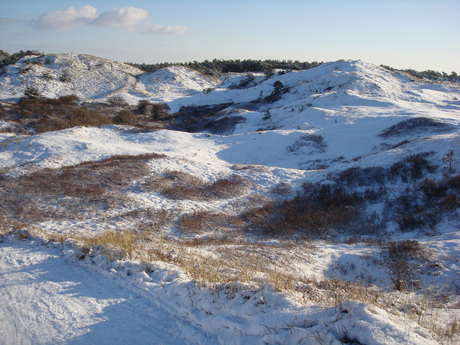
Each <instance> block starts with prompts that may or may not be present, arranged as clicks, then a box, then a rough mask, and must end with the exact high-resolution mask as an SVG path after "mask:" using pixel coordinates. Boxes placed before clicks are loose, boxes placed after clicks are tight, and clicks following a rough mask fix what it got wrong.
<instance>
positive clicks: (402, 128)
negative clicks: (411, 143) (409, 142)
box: [379, 117, 453, 138]
mask: <svg viewBox="0 0 460 345" xmlns="http://www.w3.org/2000/svg"><path fill="white" fill-rule="evenodd" d="M452 129H453V126H451V125H449V124H447V123H444V122H440V121H437V120H435V119H431V118H428V117H415V118H411V119H408V120H404V121H401V122H399V123H397V124H395V125H393V126H390V127H388V128H386V129H384V130H383V131H382V133H380V134H379V136H381V137H384V138H390V137H395V136H401V135H410V134H413V133H419V132H422V131H427V130H435V131H450V130H452Z"/></svg>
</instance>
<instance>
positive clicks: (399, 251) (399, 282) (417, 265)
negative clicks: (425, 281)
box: [384, 240, 431, 291]
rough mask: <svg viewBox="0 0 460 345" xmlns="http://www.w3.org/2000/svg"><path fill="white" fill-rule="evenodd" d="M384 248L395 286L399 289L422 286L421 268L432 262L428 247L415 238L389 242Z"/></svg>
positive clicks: (390, 275) (389, 271)
mask: <svg viewBox="0 0 460 345" xmlns="http://www.w3.org/2000/svg"><path fill="white" fill-rule="evenodd" d="M384 249H385V250H386V263H387V267H388V275H389V277H390V279H391V281H392V283H393V288H394V289H395V290H398V291H405V290H410V289H418V288H420V278H419V276H420V274H421V269H422V268H425V264H427V263H431V258H430V254H429V252H428V251H427V249H426V248H425V247H423V246H422V245H421V244H420V243H419V242H418V241H415V240H405V241H400V242H389V243H388V244H387V246H386V247H385V248H384Z"/></svg>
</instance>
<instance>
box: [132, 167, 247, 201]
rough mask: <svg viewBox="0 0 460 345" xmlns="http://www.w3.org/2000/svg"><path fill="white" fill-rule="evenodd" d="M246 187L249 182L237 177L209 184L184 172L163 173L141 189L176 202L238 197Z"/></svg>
mask: <svg viewBox="0 0 460 345" xmlns="http://www.w3.org/2000/svg"><path fill="white" fill-rule="evenodd" d="M248 186H249V181H248V180H246V179H244V178H242V177H241V176H239V175H232V176H230V177H229V178H221V179H218V180H216V181H215V182H212V183H209V182H205V181H203V180H202V179H200V178H198V177H196V176H193V175H191V174H189V173H186V172H182V171H165V172H164V173H163V175H162V176H153V177H151V178H149V179H147V180H146V181H145V182H143V183H142V185H141V188H143V189H144V190H146V191H156V192H159V193H161V194H162V195H164V196H165V197H167V198H170V199H176V200H180V199H188V200H215V199H228V198H233V197H236V196H240V195H242V194H243V193H244V192H245V191H246V189H247V187H248Z"/></svg>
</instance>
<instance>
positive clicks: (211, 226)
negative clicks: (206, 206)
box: [177, 211, 242, 234]
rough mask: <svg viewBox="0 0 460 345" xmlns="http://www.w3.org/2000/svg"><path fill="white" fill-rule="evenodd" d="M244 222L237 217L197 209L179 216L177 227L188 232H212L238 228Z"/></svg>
mask: <svg viewBox="0 0 460 345" xmlns="http://www.w3.org/2000/svg"><path fill="white" fill-rule="evenodd" d="M241 225H242V222H241V220H240V219H238V218H237V217H234V216H231V215H228V214H225V213H215V212H209V211H195V212H193V213H190V214H184V215H183V216H181V217H180V218H179V221H178V223H177V227H178V228H179V230H180V231H182V232H183V233H186V234H201V233H203V232H206V233H210V232H213V231H228V230H231V229H234V230H236V228H237V227H238V226H241Z"/></svg>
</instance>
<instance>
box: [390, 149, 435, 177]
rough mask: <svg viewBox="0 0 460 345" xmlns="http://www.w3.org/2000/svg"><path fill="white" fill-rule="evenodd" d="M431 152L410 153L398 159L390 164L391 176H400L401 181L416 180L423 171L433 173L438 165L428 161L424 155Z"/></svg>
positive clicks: (421, 175)
mask: <svg viewBox="0 0 460 345" xmlns="http://www.w3.org/2000/svg"><path fill="white" fill-rule="evenodd" d="M430 154H431V153H428V152H425V153H418V154H414V155H410V156H409V157H407V158H405V159H403V160H401V161H398V162H396V163H394V164H392V165H391V167H390V172H389V173H390V175H391V177H397V176H400V177H401V179H402V181H403V182H407V181H409V180H411V181H413V180H418V179H420V178H422V177H423V176H424V174H425V173H434V172H435V171H436V170H437V169H438V166H437V165H434V164H432V163H430V162H429V161H428V160H427V159H426V157H428V156H429V155H430Z"/></svg>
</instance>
